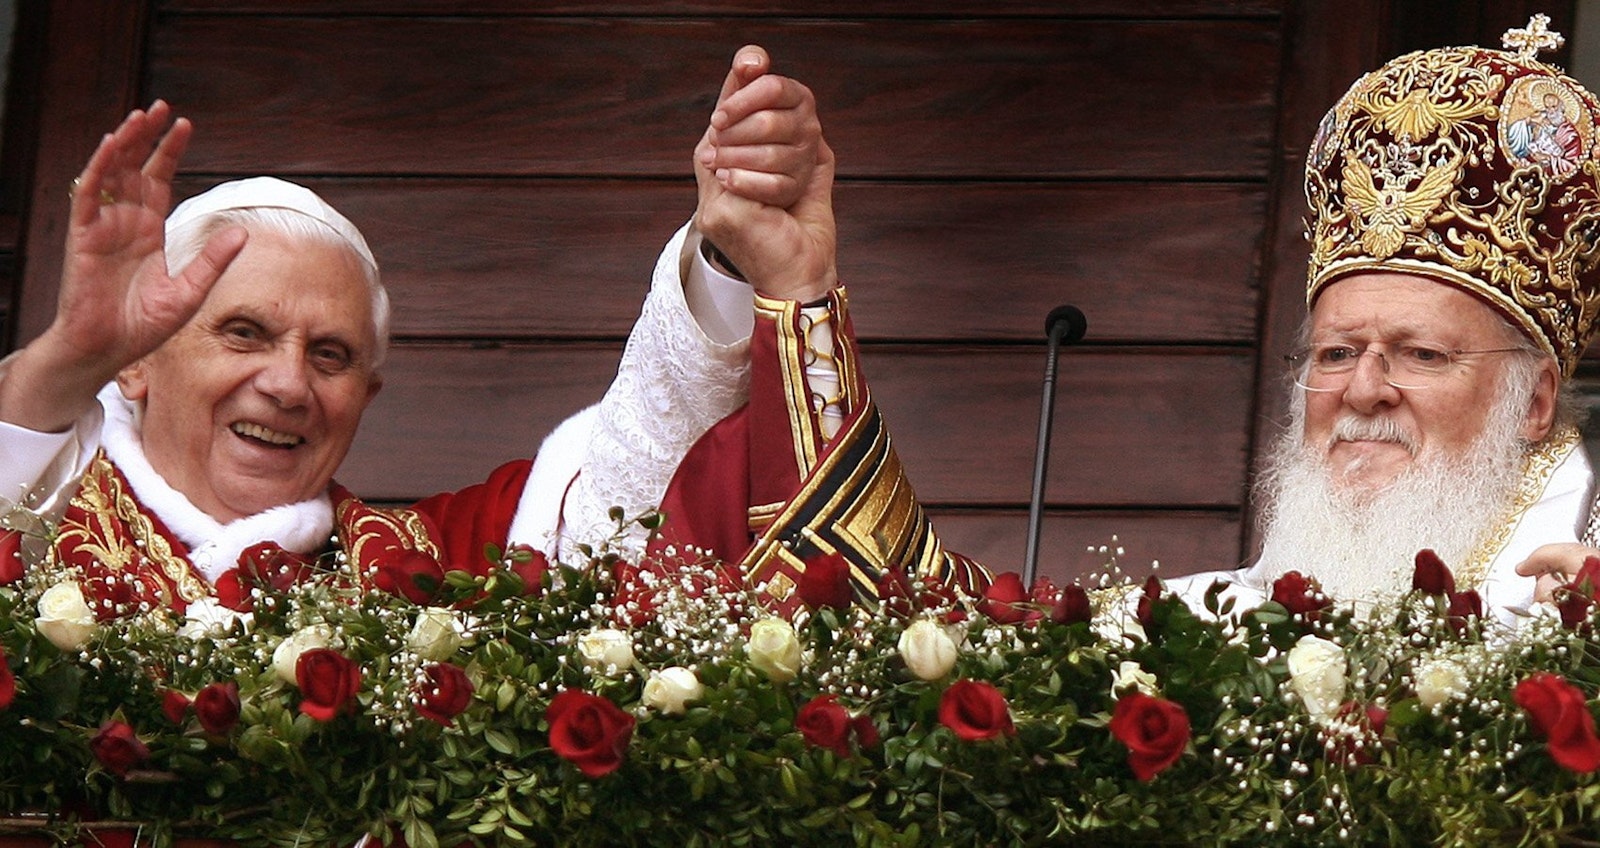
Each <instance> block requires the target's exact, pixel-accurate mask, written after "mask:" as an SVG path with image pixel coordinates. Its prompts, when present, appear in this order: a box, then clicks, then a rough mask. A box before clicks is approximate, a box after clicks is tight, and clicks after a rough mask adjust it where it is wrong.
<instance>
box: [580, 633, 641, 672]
mask: <svg viewBox="0 0 1600 848" xmlns="http://www.w3.org/2000/svg"><path fill="white" fill-rule="evenodd" d="M578 656H580V657H583V664H584V666H585V667H587V668H588V669H589V670H590V671H592V672H596V673H598V674H604V675H606V676H608V677H610V676H615V675H617V674H620V673H622V672H624V671H627V670H629V669H631V668H633V637H631V636H629V635H628V634H626V633H624V632H622V631H621V630H613V629H611V628H603V629H600V630H591V631H589V632H588V633H585V634H583V635H582V636H579V637H578Z"/></svg>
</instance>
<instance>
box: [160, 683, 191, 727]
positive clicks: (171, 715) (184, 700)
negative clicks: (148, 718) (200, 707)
mask: <svg viewBox="0 0 1600 848" xmlns="http://www.w3.org/2000/svg"><path fill="white" fill-rule="evenodd" d="M191 703H193V702H192V701H190V700H189V696H188V695H185V694H183V693H182V692H179V691H178V690H176V689H168V690H167V691H165V692H162V693H161V714H162V715H164V716H166V717H167V721H170V722H172V723H173V724H183V720H184V719H185V718H188V717H189V705H190V704H191Z"/></svg>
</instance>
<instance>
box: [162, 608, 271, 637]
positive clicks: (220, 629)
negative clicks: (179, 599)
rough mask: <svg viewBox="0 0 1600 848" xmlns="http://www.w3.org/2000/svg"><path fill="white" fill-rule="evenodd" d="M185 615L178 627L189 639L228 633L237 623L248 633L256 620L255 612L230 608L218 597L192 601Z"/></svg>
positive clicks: (182, 634) (179, 631) (180, 632)
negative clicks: (219, 600) (218, 599)
mask: <svg viewBox="0 0 1600 848" xmlns="http://www.w3.org/2000/svg"><path fill="white" fill-rule="evenodd" d="M183 616H184V620H183V626H182V627H179V628H178V635H179V636H184V637H187V638H189V639H204V638H206V637H208V636H215V635H220V634H223V633H227V632H228V631H230V630H232V629H233V626H234V625H235V624H238V625H239V626H240V628H241V629H242V630H244V631H245V632H247V633H248V632H249V631H250V625H251V623H252V622H254V621H255V614H254V613H248V612H239V611H238V610H232V609H228V608H227V607H225V606H223V605H222V604H221V603H220V602H218V601H217V599H216V598H201V599H200V600H198V601H193V602H191V603H190V604H189V607H188V609H186V610H184V613H183Z"/></svg>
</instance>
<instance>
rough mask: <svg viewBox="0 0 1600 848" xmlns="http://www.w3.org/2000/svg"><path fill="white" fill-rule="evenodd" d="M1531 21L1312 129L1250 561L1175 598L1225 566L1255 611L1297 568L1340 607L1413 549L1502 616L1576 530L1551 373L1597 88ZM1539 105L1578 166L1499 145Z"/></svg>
mask: <svg viewBox="0 0 1600 848" xmlns="http://www.w3.org/2000/svg"><path fill="white" fill-rule="evenodd" d="M1546 22H1547V21H1540V20H1538V19H1536V20H1535V21H1534V22H1533V23H1531V24H1530V25H1529V28H1528V29H1527V30H1520V31H1519V30H1514V31H1513V32H1512V33H1508V34H1507V40H1506V47H1507V48H1508V50H1507V51H1498V50H1487V49H1481V48H1471V47H1468V48H1447V49H1439V50H1430V51H1425V52H1419V53H1413V54H1409V55H1407V56H1402V57H1400V58H1398V59H1395V60H1394V61H1392V62H1390V63H1389V64H1387V65H1386V66H1384V67H1383V68H1381V69H1379V70H1377V71H1375V72H1373V73H1370V74H1368V75H1366V76H1365V77H1363V78H1361V79H1360V80H1358V81H1357V82H1356V83H1355V85H1354V86H1353V87H1352V88H1351V89H1350V91H1349V92H1348V93H1347V94H1345V96H1344V97H1343V98H1342V99H1341V100H1340V101H1339V102H1338V104H1336V105H1335V106H1334V108H1333V110H1332V111H1330V112H1329V113H1328V115H1327V116H1326V117H1325V118H1324V119H1323V121H1322V125H1321V127H1320V128H1319V130H1318V132H1317V136H1316V139H1315V140H1314V142H1313V143H1312V146H1311V151H1310V153H1309V155H1308V159H1307V163H1306V185H1305V188H1306V197H1307V199H1308V201H1309V202H1310V205H1311V210H1312V218H1311V220H1310V221H1309V223H1308V226H1309V233H1308V236H1309V240H1310V242H1311V257H1310V264H1309V273H1308V286H1307V292H1306V302H1307V305H1308V308H1309V310H1310V314H1309V315H1308V317H1307V321H1306V324H1305V327H1304V330H1303V334H1302V342H1303V343H1302V346H1301V348H1300V350H1299V351H1297V352H1296V353H1294V354H1292V355H1291V356H1290V357H1289V363H1290V376H1291V378H1292V381H1293V389H1292V392H1293V395H1292V401H1291V404H1290V409H1291V420H1290V422H1289V426H1288V428H1287V429H1286V431H1285V433H1284V435H1283V436H1282V437H1281V439H1280V440H1279V442H1278V444H1277V445H1276V446H1275V448H1274V450H1273V451H1272V453H1271V454H1270V455H1269V456H1268V457H1267V461H1266V464H1265V466H1264V468H1263V473H1262V474H1261V476H1260V477H1259V479H1258V484H1257V495H1258V497H1259V499H1260V504H1261V508H1262V510H1261V511H1262V516H1263V522H1264V523H1263V534H1262V550H1261V554H1260V557H1259V558H1258V560H1257V561H1256V563H1255V564H1254V565H1252V566H1250V567H1248V568H1246V569H1244V570H1242V571H1238V572H1229V573H1224V574H1221V575H1217V574H1207V575H1197V576H1195V577H1191V578H1184V579H1180V580H1176V581H1172V585H1173V587H1174V588H1176V589H1178V590H1179V591H1180V592H1181V593H1182V594H1184V595H1185V597H1187V598H1189V599H1190V600H1191V602H1196V603H1197V602H1198V601H1199V599H1200V597H1201V596H1202V595H1203V593H1204V592H1205V591H1206V589H1207V588H1209V587H1210V586H1211V585H1212V583H1213V581H1214V580H1216V579H1221V580H1222V581H1223V582H1225V583H1227V584H1228V591H1229V592H1230V593H1232V594H1233V595H1235V596H1236V597H1237V598H1238V599H1239V600H1240V601H1242V602H1244V603H1247V604H1248V603H1259V602H1260V601H1261V600H1263V599H1265V597H1266V596H1267V595H1269V594H1270V592H1271V586H1272V583H1273V581H1274V580H1275V579H1276V578H1278V577H1279V576H1281V575H1283V574H1285V573H1287V572H1289V571H1299V572H1302V573H1304V574H1307V575H1309V576H1311V577H1314V578H1315V579H1316V580H1317V581H1318V582H1320V583H1321V585H1322V587H1323V589H1324V591H1325V592H1326V593H1327V594H1328V595H1329V596H1331V597H1333V598H1336V599H1338V600H1342V601H1352V602H1355V603H1356V604H1357V605H1358V608H1359V607H1362V606H1364V605H1367V604H1371V603H1376V602H1381V601H1383V600H1386V599H1392V598H1394V597H1396V596H1398V595H1399V594H1401V593H1403V592H1404V591H1406V590H1408V589H1409V588H1410V581H1411V571H1412V563H1413V561H1414V558H1415V556H1416V554H1417V552H1418V551H1419V550H1421V549H1424V548H1429V549H1432V550H1434V551H1435V552H1436V553H1438V554H1439V556H1440V557H1441V558H1442V559H1443V560H1444V562H1445V563H1446V564H1447V565H1449V566H1450V567H1451V568H1452V569H1453V570H1454V572H1455V575H1456V580H1457V585H1458V587H1459V588H1460V589H1463V590H1465V589H1474V590H1476V591H1478V592H1479V593H1480V595H1481V596H1482V597H1483V600H1484V602H1485V604H1486V606H1487V607H1489V608H1491V609H1492V610H1494V613H1495V615H1496V616H1497V617H1499V618H1501V619H1502V620H1504V621H1507V622H1514V621H1515V620H1516V619H1517V617H1518V611H1519V610H1523V609H1527V608H1529V607H1530V606H1531V605H1532V604H1533V602H1534V601H1535V595H1536V591H1538V592H1539V594H1540V595H1544V594H1547V592H1544V591H1542V590H1543V587H1542V586H1539V585H1536V581H1535V579H1533V577H1532V576H1531V575H1530V574H1529V573H1526V572H1530V571H1533V570H1536V569H1535V568H1534V567H1530V566H1528V565H1524V561H1525V560H1527V559H1528V557H1529V556H1530V555H1531V554H1533V553H1534V552H1535V551H1536V550H1538V549H1540V548H1541V546H1544V545H1548V544H1551V543H1563V542H1564V543H1574V542H1576V541H1577V540H1578V539H1579V535H1580V534H1581V533H1582V532H1583V531H1584V528H1585V525H1586V524H1587V521H1588V516H1589V513H1590V506H1591V503H1592V500H1593V493H1592V485H1593V473H1592V471H1591V468H1590V465H1589V461H1588V459H1587V457H1586V456H1585V455H1584V451H1583V448H1582V446H1581V444H1580V439H1579V435H1578V430H1577V423H1578V421H1577V415H1576V414H1575V412H1574V408H1575V407H1574V404H1572V403H1571V401H1570V399H1569V395H1570V391H1569V381H1570V378H1571V376H1572V374H1573V371H1574V369H1575V368H1576V366H1577V364H1578V360H1579V358H1580V357H1581V356H1582V353H1583V350H1584V348H1585V347H1586V345H1587V344H1588V341H1589V339H1590V337H1591V336H1592V335H1593V334H1594V331H1595V328H1596V324H1595V320H1596V317H1597V313H1600V271H1597V263H1600V186H1597V182H1596V175H1597V173H1600V171H1597V168H1596V166H1597V165H1600V162H1597V160H1596V154H1595V146H1596V144H1597V143H1600V129H1597V125H1596V116H1597V115H1600V101H1597V100H1596V99H1595V97H1594V96H1593V95H1592V94H1590V93H1589V92H1588V91H1586V90H1585V89H1584V88H1583V87H1582V86H1581V85H1579V84H1578V83H1577V82H1576V81H1574V80H1572V79H1571V78H1569V77H1567V76H1566V75H1565V74H1563V73H1562V72H1561V71H1560V70H1559V69H1556V68H1554V67H1551V66H1549V65H1545V64H1543V63H1541V62H1539V61H1537V60H1535V59H1534V58H1533V56H1534V54H1535V53H1536V52H1537V49H1538V48H1539V47H1541V46H1549V45H1548V44H1547V43H1542V42H1549V41H1551V40H1553V39H1552V38H1551V36H1552V35H1553V34H1550V33H1547V32H1546V31H1545V30H1544V28H1543V24H1544V23H1546ZM1548 96H1555V97H1557V98H1558V99H1559V101H1560V103H1561V105H1562V107H1563V109H1564V110H1565V112H1566V114H1567V117H1568V118H1569V119H1570V120H1571V122H1572V126H1573V127H1574V128H1575V129H1576V130H1577V138H1578V140H1579V142H1581V147H1582V157H1581V161H1582V162H1584V163H1585V165H1584V167H1581V168H1578V169H1565V170H1562V169H1556V168H1554V167H1552V166H1551V164H1550V163H1549V162H1547V161H1542V160H1536V159H1531V158H1527V157H1525V156H1522V155H1519V153H1518V149H1517V148H1515V147H1514V146H1513V145H1509V144H1508V143H1507V135H1506V132H1507V130H1508V129H1509V128H1510V127H1511V126H1512V125H1513V124H1514V123H1515V122H1516V121H1518V120H1522V119H1523V118H1525V117H1527V116H1528V115H1530V114H1533V113H1534V112H1535V111H1537V110H1540V109H1543V108H1544V103H1545V100H1547V99H1548ZM1286 382H1287V381H1286ZM1547 550H1549V549H1547ZM1519 565H1522V568H1521V572H1523V573H1519Z"/></svg>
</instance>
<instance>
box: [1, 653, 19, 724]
mask: <svg viewBox="0 0 1600 848" xmlns="http://www.w3.org/2000/svg"><path fill="white" fill-rule="evenodd" d="M16 697H17V676H16V675H15V674H13V673H12V672H11V665H10V664H9V663H7V662H6V652H5V651H3V650H0V710H3V709H5V708H6V707H9V706H11V702H12V701H13V700H15V699H16Z"/></svg>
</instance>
